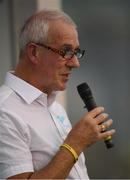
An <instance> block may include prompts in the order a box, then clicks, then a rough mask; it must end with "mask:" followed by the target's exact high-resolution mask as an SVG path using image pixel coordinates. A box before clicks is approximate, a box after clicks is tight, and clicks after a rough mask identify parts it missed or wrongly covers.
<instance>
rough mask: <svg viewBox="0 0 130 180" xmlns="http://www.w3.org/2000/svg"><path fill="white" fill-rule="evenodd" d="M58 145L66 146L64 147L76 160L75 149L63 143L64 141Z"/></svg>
mask: <svg viewBox="0 0 130 180" xmlns="http://www.w3.org/2000/svg"><path fill="white" fill-rule="evenodd" d="M60 147H64V148H66V149H67V150H68V151H69V152H70V153H71V154H72V155H73V157H74V160H75V162H76V161H77V160H78V155H77V153H76V152H75V150H74V149H73V148H72V147H70V146H69V145H68V144H65V143H64V144H62V145H61V146H60Z"/></svg>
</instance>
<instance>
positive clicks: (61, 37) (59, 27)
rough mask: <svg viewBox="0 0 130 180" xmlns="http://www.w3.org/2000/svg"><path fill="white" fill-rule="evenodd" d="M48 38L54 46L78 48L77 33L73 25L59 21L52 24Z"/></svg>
mask: <svg viewBox="0 0 130 180" xmlns="http://www.w3.org/2000/svg"><path fill="white" fill-rule="evenodd" d="M48 35H49V38H50V39H51V43H52V44H55V46H57V47H58V46H63V45H70V46H72V47H77V46H79V40H78V33H77V30H76V28H75V27H74V26H73V25H70V24H67V23H63V22H61V21H57V22H53V23H51V25H50V29H49V33H48Z"/></svg>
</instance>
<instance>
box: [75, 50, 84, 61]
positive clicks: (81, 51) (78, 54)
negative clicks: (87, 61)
mask: <svg viewBox="0 0 130 180" xmlns="http://www.w3.org/2000/svg"><path fill="white" fill-rule="evenodd" d="M84 53H85V50H81V49H77V50H76V51H75V55H76V57H77V58H78V59H81V58H82V57H83V55H84Z"/></svg>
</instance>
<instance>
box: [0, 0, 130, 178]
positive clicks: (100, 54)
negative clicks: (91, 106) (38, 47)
mask: <svg viewBox="0 0 130 180" xmlns="http://www.w3.org/2000/svg"><path fill="white" fill-rule="evenodd" d="M43 8H56V9H62V10H64V11H65V12H66V13H68V14H69V15H70V16H71V17H72V18H73V19H74V21H75V22H76V24H77V25H78V32H79V39H80V46H81V48H82V49H86V50H87V52H86V56H85V57H84V59H83V60H81V66H80V68H79V69H78V70H74V72H73V75H72V78H71V79H70V82H69V84H68V89H67V90H66V92H64V93H62V94H61V96H60V97H59V101H61V103H62V104H63V105H64V107H65V109H66V110H67V112H68V115H69V118H70V120H71V122H72V124H73V125H74V124H75V123H76V122H77V121H78V120H79V119H80V118H81V116H82V115H83V114H84V113H86V109H84V108H83V107H84V104H83V102H82V100H81V99H80V97H79V95H78V93H77V90H76V86H77V85H79V84H80V83H82V82H87V83H88V84H89V86H90V87H91V89H92V92H93V96H94V97H95V100H96V102H97V104H98V105H101V106H104V107H105V109H106V112H108V113H109V114H110V117H111V118H112V119H113V120H114V124H113V127H114V128H116V131H117V132H116V134H115V135H114V137H113V140H114V143H115V147H114V148H112V149H109V150H108V149H106V147H105V145H104V142H98V143H97V144H95V145H94V146H92V147H91V148H88V149H87V150H86V151H85V156H86V164H87V167H88V173H89V176H90V178H91V179H128V178H130V110H129V108H130V102H129V101H130V82H129V77H130V70H129V69H130V61H129V59H130V50H129V47H130V1H129V0H105V1H104V0H80V1H76V0H0V84H2V82H3V80H4V77H5V74H6V72H7V71H9V70H12V69H14V67H15V65H16V63H17V59H18V58H17V57H18V44H17V39H18V34H19V29H20V28H21V26H22V25H23V23H24V21H25V20H26V18H28V17H29V16H30V15H32V14H33V13H35V12H36V11H38V10H41V9H43Z"/></svg>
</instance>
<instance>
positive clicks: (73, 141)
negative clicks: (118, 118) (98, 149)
mask: <svg viewBox="0 0 130 180" xmlns="http://www.w3.org/2000/svg"><path fill="white" fill-rule="evenodd" d="M107 118H108V114H106V113H104V108H103V107H97V108H95V109H93V110H92V111H90V112H88V113H87V114H85V116H84V117H83V118H82V119H81V120H80V121H79V122H78V123H77V124H76V125H75V126H74V127H73V128H72V130H71V131H70V133H69V134H68V136H67V138H66V140H65V143H67V144H69V145H70V146H71V147H73V148H74V149H75V151H76V152H77V153H78V154H80V153H81V152H82V151H83V150H84V149H85V148H86V147H89V146H90V145H92V144H94V143H95V142H97V141H99V140H102V139H105V138H107V137H108V136H112V135H113V134H114V133H115V130H114V129H112V130H108V131H105V132H103V131H102V126H101V124H102V123H103V125H104V126H103V127H104V128H105V130H106V129H107V128H109V127H110V126H111V125H112V123H113V121H112V119H108V120H107Z"/></svg>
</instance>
